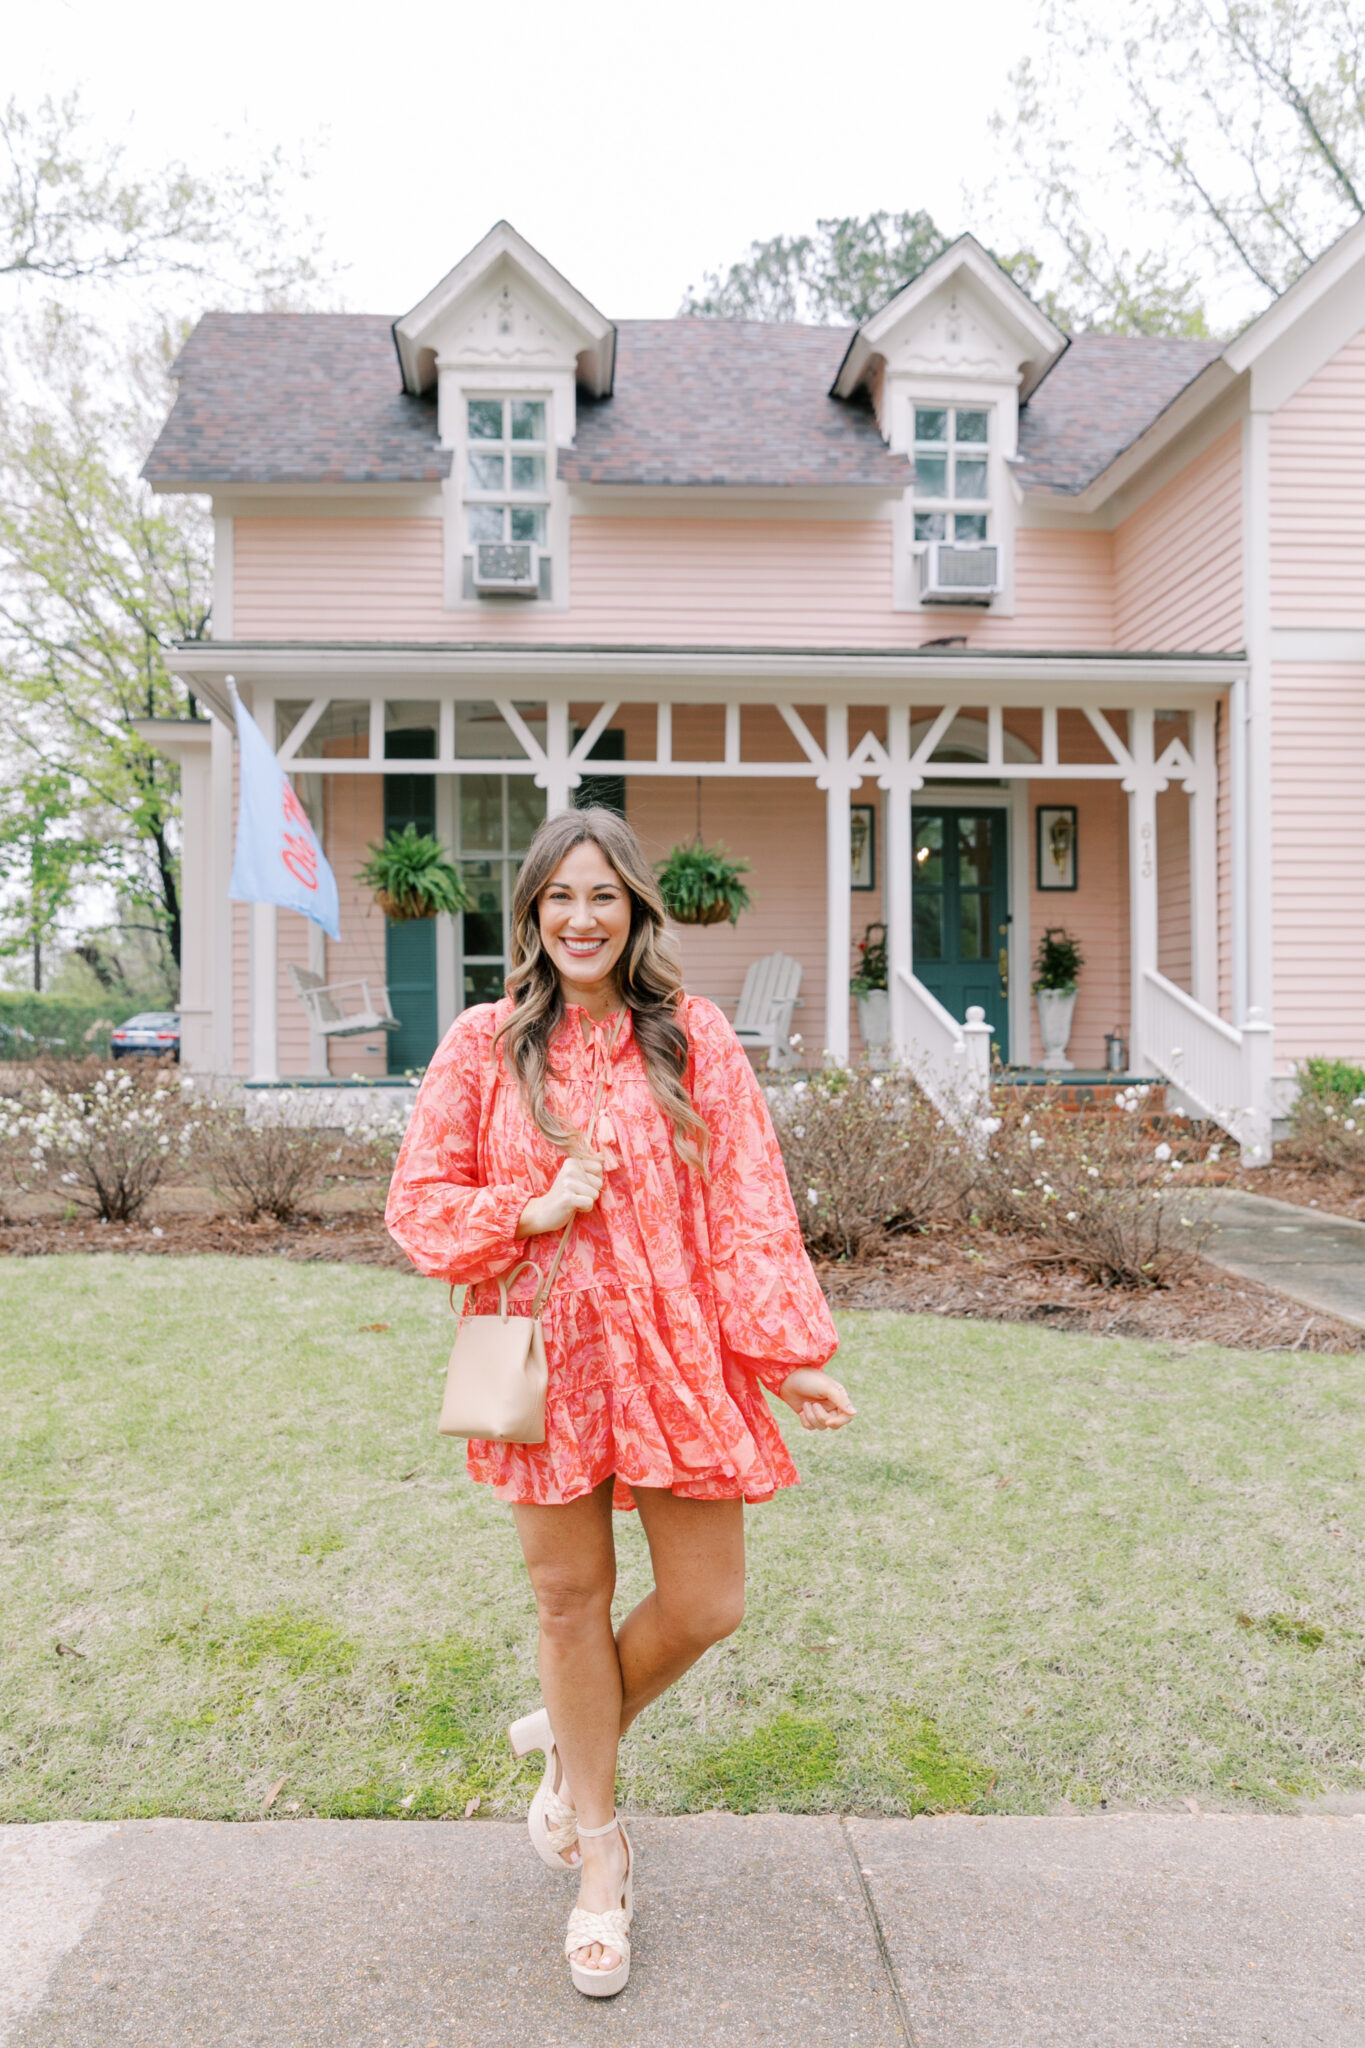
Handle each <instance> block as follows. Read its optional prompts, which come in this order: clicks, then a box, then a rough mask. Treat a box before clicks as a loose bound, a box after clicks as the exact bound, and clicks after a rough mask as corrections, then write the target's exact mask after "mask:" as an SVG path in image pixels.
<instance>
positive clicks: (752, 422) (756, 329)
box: [559, 320, 909, 491]
mask: <svg viewBox="0 0 1365 2048" xmlns="http://www.w3.org/2000/svg"><path fill="white" fill-rule="evenodd" d="M852 333H853V329H852V328H849V327H797V326H789V325H785V324H778V323H772V324H769V323H767V322H760V321H750V320H622V321H621V322H620V323H619V324H618V326H617V330H616V380H615V387H614V389H613V392H612V395H611V397H610V398H600V399H589V400H587V401H584V400H582V399H580V401H579V407H578V433H577V437H576V439H575V442H574V445H573V447H572V448H571V449H567V450H565V451H564V452H563V453H562V454H561V455H560V457H559V474H560V475H561V476H563V477H567V478H568V479H569V481H570V482H571V483H582V484H694V485H695V484H731V485H734V484H740V485H748V486H751V487H752V486H762V485H771V484H787V485H792V484H798V485H799V484H806V485H820V484H826V485H829V484H845V485H847V484H874V485H880V486H881V487H882V488H883V489H890V490H896V491H900V490H904V488H905V486H906V483H907V482H908V481H909V465H908V464H907V462H906V459H905V457H904V456H903V455H893V454H892V453H891V451H890V449H889V448H888V447H887V446H886V443H885V442H884V441H883V440H882V437H881V434H880V432H879V431H878V428H877V422H876V420H875V419H874V418H873V416H872V412H871V410H870V408H869V407H867V406H866V405H865V404H853V405H849V404H847V403H845V402H844V401H843V400H842V399H837V398H831V397H830V395H829V387H830V385H831V384H832V383H833V382H834V377H835V373H836V371H837V370H838V368H839V364H840V363H841V361H842V360H843V357H844V353H845V351H846V350H847V348H848V344H849V339H850V336H851V335H852Z"/></svg>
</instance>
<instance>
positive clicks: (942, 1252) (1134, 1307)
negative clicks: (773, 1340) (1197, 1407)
mask: <svg viewBox="0 0 1365 2048" xmlns="http://www.w3.org/2000/svg"><path fill="white" fill-rule="evenodd" d="M816 1270H817V1272H818V1273H819V1275H820V1283H821V1285H822V1286H823V1288H824V1290H825V1292H826V1294H827V1295H828V1296H829V1299H830V1303H831V1305H832V1306H833V1307H835V1308H867V1309H901V1310H906V1311H911V1312H913V1313H916V1314H921V1315H945V1316H975V1317H977V1318H979V1319H981V1320H984V1321H987V1322H1003V1323H1046V1324H1047V1325H1048V1326H1049V1328H1051V1329H1054V1330H1080V1331H1085V1332H1088V1333H1089V1334H1090V1335H1092V1336H1106V1337H1142V1338H1146V1339H1147V1340H1149V1341H1153V1342H1158V1343H1168V1344H1174V1345H1178V1346H1179V1347H1181V1348H1182V1349H1183V1348H1187V1347H1188V1346H1190V1345H1192V1344H1226V1345H1229V1346H1231V1347H1233V1348H1234V1349H1237V1350H1242V1351H1331V1352H1340V1351H1360V1350H1362V1349H1365V1332H1362V1331H1360V1330H1355V1329H1352V1328H1351V1326H1350V1325H1349V1324H1348V1323H1339V1322H1338V1321H1337V1320H1336V1319H1335V1317H1333V1316H1323V1315H1310V1314H1309V1313H1308V1312H1307V1310H1305V1309H1304V1308H1302V1307H1301V1306H1300V1305H1299V1304H1298V1303H1297V1302H1293V1301H1286V1300H1285V1299H1284V1297H1283V1296H1282V1295H1279V1294H1276V1293H1275V1292H1274V1290H1273V1289H1272V1288H1269V1287H1261V1286H1259V1285H1258V1284H1257V1282H1256V1281H1254V1280H1240V1279H1237V1278H1235V1277H1234V1276H1233V1275H1231V1274H1228V1273H1222V1272H1220V1271H1219V1270H1218V1269H1217V1267H1215V1266H1210V1265H1208V1264H1207V1263H1206V1262H1205V1261H1204V1260H1200V1261H1199V1262H1198V1264H1197V1265H1196V1267H1195V1270H1194V1272H1193V1273H1192V1274H1191V1275H1190V1276H1189V1277H1188V1278H1186V1279H1184V1280H1181V1281H1179V1282H1177V1283H1176V1284H1175V1285H1174V1286H1172V1287H1151V1288H1146V1289H1143V1290H1142V1291H1141V1292H1134V1293H1127V1292H1124V1291H1121V1290H1119V1289H1117V1288H1113V1287H1101V1286H1098V1285H1097V1284H1096V1283H1095V1282H1094V1281H1093V1280H1091V1279H1088V1278H1087V1277H1086V1275H1085V1274H1084V1273H1083V1272H1081V1271H1080V1270H1079V1269H1078V1268H1076V1267H1074V1266H1069V1265H1066V1264H1065V1263H1062V1262H1060V1261H1056V1260H1054V1259H1052V1258H1049V1257H1047V1255H1046V1254H1044V1255H1043V1256H1042V1257H1039V1256H1036V1255H1031V1254H1030V1252H1029V1251H1028V1250H1027V1249H1026V1248H1025V1247H1024V1245H1023V1244H1022V1242H1021V1241H1020V1240H1019V1239H1018V1238H1011V1237H1006V1236H1002V1235H998V1234H997V1233H995V1232H993V1231H988V1230H975V1231H973V1230H966V1229H964V1228H963V1227H962V1226H961V1225H955V1226H947V1227H944V1228H940V1229H935V1230H930V1231H928V1232H926V1233H925V1234H924V1235H923V1236H921V1237H913V1238H911V1237H907V1238H902V1239H899V1240H895V1239H893V1240H892V1241H891V1242H890V1243H889V1244H888V1245H887V1246H886V1247H885V1248H884V1249H883V1250H882V1251H881V1252H879V1253H878V1254H877V1256H876V1257H874V1258H868V1259H862V1260H859V1261H857V1262H849V1263H845V1262H842V1261H839V1262H835V1261H825V1262H820V1263H817V1267H816Z"/></svg>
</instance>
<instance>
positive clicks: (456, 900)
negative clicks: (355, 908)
mask: <svg viewBox="0 0 1365 2048" xmlns="http://www.w3.org/2000/svg"><path fill="white" fill-rule="evenodd" d="M369 853H370V857H369V859H368V860H367V861H366V863H365V865H364V867H363V868H361V869H360V871H359V874H358V876H357V879H358V880H359V881H362V882H363V883H364V884H365V886H366V888H367V889H373V890H374V893H375V901H376V902H377V903H378V905H379V907H380V909H381V910H382V911H383V913H384V915H385V917H387V918H389V919H391V920H392V921H393V923H395V924H406V923H408V922H409V921H411V920H412V919H413V918H419V917H440V916H443V915H449V914H453V913H454V912H455V911H457V910H472V909H473V907H474V898H473V897H472V896H471V895H470V893H469V891H468V889H467V888H466V887H465V884H464V878H463V876H462V875H461V874H460V870H459V869H458V868H457V867H456V865H455V863H454V861H452V860H451V858H450V856H449V855H448V854H447V852H446V850H445V848H444V846H442V844H441V842H440V840H439V839H437V838H435V837H434V836H433V834H432V833H430V832H419V831H418V830H417V827H416V826H415V825H405V826H404V827H403V830H402V831H401V832H390V833H389V835H388V837H387V839H385V840H384V842H383V844H382V845H379V846H374V845H372V846H371V847H370V849H369Z"/></svg>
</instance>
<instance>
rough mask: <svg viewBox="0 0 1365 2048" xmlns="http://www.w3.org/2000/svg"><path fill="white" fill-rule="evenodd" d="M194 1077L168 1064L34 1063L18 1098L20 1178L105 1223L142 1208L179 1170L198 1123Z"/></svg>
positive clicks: (122, 1219) (125, 1219)
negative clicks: (34, 1071) (31, 1076)
mask: <svg viewBox="0 0 1365 2048" xmlns="http://www.w3.org/2000/svg"><path fill="white" fill-rule="evenodd" d="M193 1085H194V1084H193V1082H192V1081H191V1080H190V1078H189V1077H188V1075H185V1076H181V1075H178V1074H177V1073H176V1072H175V1071H174V1069H173V1068H170V1067H163V1066H160V1065H157V1066H148V1067H139V1068H137V1069H135V1070H133V1071H131V1072H130V1071H129V1070H128V1068H126V1067H124V1068H114V1067H108V1068H105V1067H101V1066H99V1065H98V1064H97V1063H94V1062H92V1063H90V1064H88V1065H70V1066H51V1067H47V1068H45V1069H40V1070H39V1072H38V1073H37V1074H36V1075H35V1077H34V1080H33V1081H32V1082H31V1083H29V1084H28V1085H26V1086H25V1088H24V1089H23V1091H22V1093H21V1094H20V1096H19V1098H18V1107H17V1112H16V1117H17V1132H16V1135H17V1137H18V1139H19V1141H20V1146H21V1156H22V1166H23V1171H24V1181H23V1183H21V1184H27V1185H29V1186H32V1187H46V1188H50V1189H51V1190H52V1191H53V1192H54V1193H60V1194H63V1195H65V1196H66V1198H67V1199H68V1200H69V1201H71V1202H73V1203H74V1204H75V1206H76V1207H77V1208H78V1209H85V1210H87V1211H88V1212H89V1213H90V1214H92V1215H95V1216H98V1217H99V1218H100V1219H101V1220H102V1221H103V1222H105V1223H128V1222H131V1221H132V1220H133V1218H134V1217H136V1216H138V1215H140V1214H141V1212H142V1210H143V1209H144V1208H145V1206H146V1204H147V1200H148V1198H149V1197H150V1196H151V1195H152V1194H154V1193H155V1191H156V1189H157V1188H158V1187H160V1186H161V1184H162V1183H163V1181H166V1180H169V1179H171V1178H173V1177H176V1176H178V1175H179V1174H180V1173H181V1171H182V1169H183V1166H184V1162H185V1159H186V1156H187V1154H188V1151H189V1148H190V1144H191V1141H192V1140H193V1138H194V1136H195V1133H196V1131H197V1129H198V1127H199V1118H198V1117H197V1116H196V1114H195V1104H194V1099H193V1094H192V1090H193Z"/></svg>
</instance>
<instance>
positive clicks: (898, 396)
mask: <svg viewBox="0 0 1365 2048" xmlns="http://www.w3.org/2000/svg"><path fill="white" fill-rule="evenodd" d="M888 386H889V388H888V390H887V392H886V397H885V400H884V411H885V417H886V419H887V422H888V424H889V427H890V445H891V447H892V448H893V449H895V451H896V452H897V453H898V454H901V455H904V457H905V462H906V468H907V471H908V472H909V476H908V480H907V484H906V488H905V491H904V492H903V494H902V496H901V497H900V499H899V500H898V501H897V503H896V505H895V507H894V510H893V512H892V551H893V552H892V599H891V602H892V609H893V610H894V611H898V612H917V613H920V614H922V616H923V618H924V621H925V630H926V632H928V633H935V634H936V633H943V634H948V633H952V634H957V633H962V632H966V633H968V634H970V632H971V630H972V629H971V626H970V623H969V622H970V620H971V619H973V618H979V617H981V615H982V614H981V612H980V611H978V610H976V609H975V608H973V607H967V606H961V605H943V604H939V603H937V602H935V601H934V600H933V599H932V598H930V599H925V598H923V597H922V596H921V595H920V576H921V573H922V571H921V558H922V556H923V554H924V551H925V549H926V548H927V547H928V546H929V545H930V543H929V542H928V541H917V540H916V539H915V513H916V511H940V510H945V511H946V510H957V511H961V512H978V513H980V512H984V513H985V514H986V518H987V524H986V535H987V545H990V546H994V547H996V548H998V550H999V556H998V560H999V567H1000V590H999V592H998V594H997V595H996V596H995V597H994V598H993V599H992V601H991V604H990V607H989V610H990V615H991V616H992V617H993V618H1011V617H1013V615H1014V608H1015V584H1014V549H1015V532H1016V529H1017V527H1018V524H1019V506H1020V496H1019V487H1018V485H1017V483H1016V482H1015V480H1014V475H1013V463H1014V459H1015V444H1016V434H1017V417H1018V393H1017V391H1016V389H1015V387H1014V386H1013V385H1012V384H1006V383H1003V382H1001V381H998V380H997V379H995V378H982V380H981V382H980V383H979V384H977V385H976V387H975V388H973V381H972V380H968V379H966V378H964V377H962V376H961V375H960V374H957V373H948V374H936V373H934V372H932V371H923V370H916V371H914V372H905V371H898V372H896V373H895V374H894V375H893V376H891V377H889V378H888ZM930 409H932V410H934V411H951V412H954V413H956V412H984V413H986V414H987V416H988V418H987V426H986V452H987V459H986V485H987V496H986V497H985V498H984V499H982V500H972V501H970V502H967V501H958V502H955V501H945V500H941V499H940V500H936V501H931V500H924V499H920V498H919V497H918V496H917V494H916V491H915V483H914V459H915V413H916V411H920V410H930Z"/></svg>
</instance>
